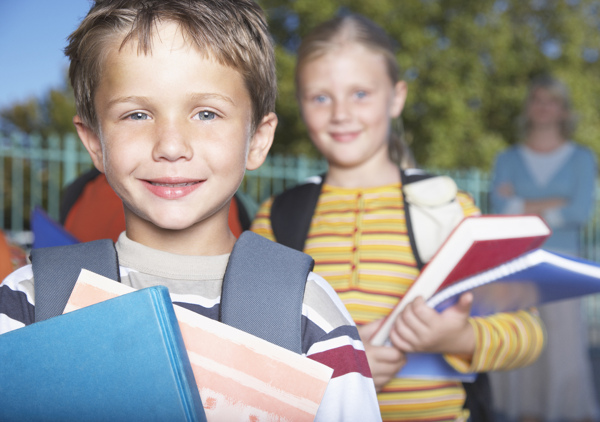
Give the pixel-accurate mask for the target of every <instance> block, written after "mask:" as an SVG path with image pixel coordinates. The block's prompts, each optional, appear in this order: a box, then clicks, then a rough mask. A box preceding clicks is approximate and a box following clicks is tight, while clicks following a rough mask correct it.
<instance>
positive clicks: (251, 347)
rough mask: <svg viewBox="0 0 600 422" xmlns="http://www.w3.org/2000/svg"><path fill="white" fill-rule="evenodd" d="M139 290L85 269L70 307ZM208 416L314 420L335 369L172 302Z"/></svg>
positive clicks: (69, 304)
mask: <svg viewBox="0 0 600 422" xmlns="http://www.w3.org/2000/svg"><path fill="white" fill-rule="evenodd" d="M132 291H135V290H134V289H133V288H131V287H129V286H125V285H123V284H121V283H117V282H115V281H113V280H110V279H108V278H105V277H103V276H100V275H98V274H95V273H92V272H90V271H87V270H82V271H81V275H80V276H79V278H78V280H77V283H76V284H75V288H74V289H73V293H72V294H71V297H70V298H69V301H68V303H67V307H66V308H65V313H66V312H71V311H74V310H77V309H80V308H82V307H85V306H89V305H93V304H95V303H98V302H101V301H104V300H107V299H111V298H113V297H116V296H119V295H122V294H126V293H130V292H132ZM174 308H175V313H176V315H177V319H178V321H179V326H180V329H181V333H182V336H183V340H184V343H185V346H186V349H187V352H188V356H189V359H190V363H191V366H192V370H193V372H194V377H195V378H196V382H197V384H198V390H199V391H200V397H201V399H202V403H203V405H204V410H205V412H206V417H207V419H208V421H232V420H249V421H253V420H256V421H259V420H260V421H312V420H313V419H314V417H315V415H316V413H317V409H318V408H319V404H320V402H321V399H322V398H323V395H324V394H325V390H326V388H327V384H328V382H329V379H330V378H331V375H332V373H333V370H332V369H331V368H329V367H327V366H326V365H323V364H320V363H318V362H315V361H313V360H311V359H308V358H306V357H303V356H301V355H299V354H296V353H294V352H291V351H289V350H287V349H285V348H283V347H280V346H277V345H275V344H272V343H269V342H268V341H266V340H263V339H261V338H258V337H256V336H253V335H251V334H248V333H246V332H244V331H241V330H238V329H236V328H233V327H230V326H228V325H225V324H223V323H221V322H219V321H215V320H212V319H210V318H206V317H204V316H202V315H199V314H196V313H195V312H192V311H190V310H188V309H185V308H182V307H180V306H177V305H174Z"/></svg>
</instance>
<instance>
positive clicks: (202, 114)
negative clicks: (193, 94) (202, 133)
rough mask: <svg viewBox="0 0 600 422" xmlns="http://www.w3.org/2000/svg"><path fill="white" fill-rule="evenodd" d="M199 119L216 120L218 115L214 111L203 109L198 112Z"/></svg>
mask: <svg viewBox="0 0 600 422" xmlns="http://www.w3.org/2000/svg"><path fill="white" fill-rule="evenodd" d="M197 116H198V119H199V120H214V119H215V118H216V117H217V115H216V114H215V113H213V112H212V111H206V110H205V111H201V112H200V113H198V114H197Z"/></svg>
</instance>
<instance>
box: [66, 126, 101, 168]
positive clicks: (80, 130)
mask: <svg viewBox="0 0 600 422" xmlns="http://www.w3.org/2000/svg"><path fill="white" fill-rule="evenodd" d="M73 124H74V125H75V128H76V129H77V134H78V135H79V139H81V142H82V143H83V146H85V149H87V151H88V153H89V154H90V157H92V162H93V163H94V166H95V167H96V168H97V169H98V171H100V172H102V173H104V160H103V159H102V157H103V156H102V143H101V142H100V138H98V135H96V134H95V133H94V131H93V130H92V129H90V128H89V127H88V126H87V125H86V124H85V123H83V120H81V118H80V117H79V116H75V117H73Z"/></svg>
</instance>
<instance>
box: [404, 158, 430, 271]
mask: <svg viewBox="0 0 600 422" xmlns="http://www.w3.org/2000/svg"><path fill="white" fill-rule="evenodd" d="M408 179H409V178H408V176H407V175H406V172H405V171H404V169H400V181H401V182H402V187H404V186H406V185H407V184H408V183H410V182H409V181H408ZM402 203H403V204H404V219H405V221H406V234H407V235H408V241H409V242H410V248H411V249H412V252H413V255H414V257H415V261H416V263H417V268H418V269H419V271H420V270H422V269H423V266H424V264H423V261H422V260H421V256H420V255H419V250H418V249H417V243H416V241H415V232H414V230H413V226H412V221H411V219H410V204H409V203H408V201H407V200H406V196H405V195H404V189H402Z"/></svg>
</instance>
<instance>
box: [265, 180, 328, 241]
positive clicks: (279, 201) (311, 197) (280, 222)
mask: <svg viewBox="0 0 600 422" xmlns="http://www.w3.org/2000/svg"><path fill="white" fill-rule="evenodd" d="M324 182H325V174H323V175H321V176H320V178H314V180H311V181H309V182H307V183H303V184H301V185H297V186H294V187H293V188H291V189H289V190H287V191H285V192H283V193H280V194H279V195H277V196H276V197H275V199H274V200H273V204H272V205H271V228H272V230H273V235H274V236H275V239H276V240H277V243H281V244H282V245H285V246H289V247H290V248H293V249H296V250H298V251H303V250H304V244H305V242H306V238H307V237H308V231H309V229H310V223H311V221H312V217H313V214H314V213H315V208H316V207H317V202H318V200H319V195H320V194H321V189H322V188H323V183H324Z"/></svg>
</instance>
